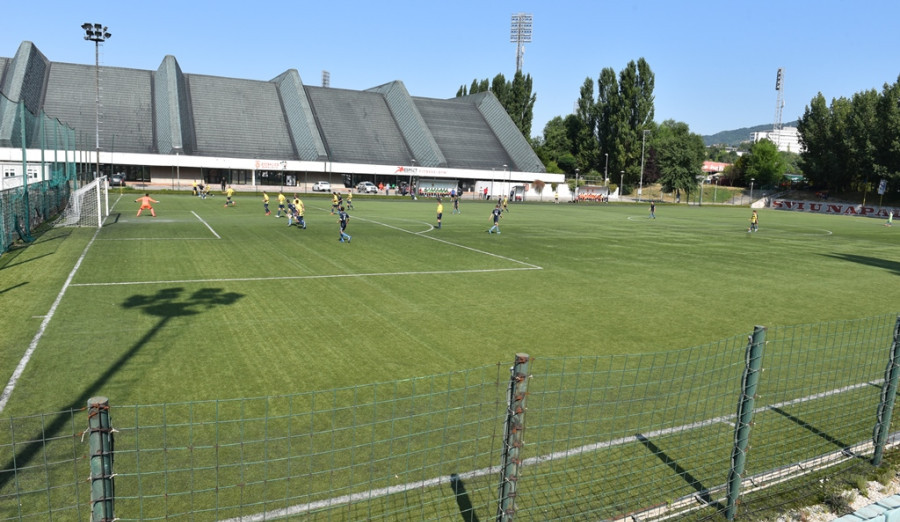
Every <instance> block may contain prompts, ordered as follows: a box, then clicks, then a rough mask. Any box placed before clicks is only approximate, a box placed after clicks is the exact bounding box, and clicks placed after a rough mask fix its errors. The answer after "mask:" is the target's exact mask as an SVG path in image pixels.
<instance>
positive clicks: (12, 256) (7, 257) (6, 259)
mask: <svg viewBox="0 0 900 522" xmlns="http://www.w3.org/2000/svg"><path fill="white" fill-rule="evenodd" d="M47 232H50V230H44V231H39V232H34V238H35V239H34V242H32V243H27V244H23V245H18V246H15V247H13V248H11V249H10V250H8V251H7V252H6V253H4V254H3V256H2V257H0V270H4V269H6V268H12V267H14V266H19V265H24V264H25V263H28V262H31V261H36V260H38V259H40V258H42V257H47V256H49V255H51V254H55V253H56V249H55V248H54V249H53V251H52V252H47V253H46V254H41V255H37V256H34V257H30V258H28V259H23V260H21V261H19V262H18V263H13V261H15V260H17V259H19V257H21V256H23V255H25V253H26V252H28V251H29V250H33V249H35V248H38V247H41V246H43V245H46V244H47V243H49V242H50V241H56V240H58V239H65V238H66V237H68V236H69V234H70V233H71V232H69V231H65V232H64V233H61V234H59V235H55V236H53V237H48V238H45V237H44V236H46V235H47Z"/></svg>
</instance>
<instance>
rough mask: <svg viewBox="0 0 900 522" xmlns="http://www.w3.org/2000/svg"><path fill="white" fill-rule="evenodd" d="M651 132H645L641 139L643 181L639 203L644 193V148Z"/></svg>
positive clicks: (640, 185) (640, 186) (639, 190)
mask: <svg viewBox="0 0 900 522" xmlns="http://www.w3.org/2000/svg"><path fill="white" fill-rule="evenodd" d="M648 132H650V131H649V130H646V129H645V130H644V132H643V134H644V135H643V137H642V139H641V181H640V184H639V185H638V201H640V200H641V194H642V193H643V192H644V146H645V145H646V144H647V133H648Z"/></svg>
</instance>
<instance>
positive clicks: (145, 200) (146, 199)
mask: <svg viewBox="0 0 900 522" xmlns="http://www.w3.org/2000/svg"><path fill="white" fill-rule="evenodd" d="M134 202H135V203H137V202H140V203H141V208H139V209H138V213H137V215H138V216H140V215H141V212H143V211H145V210H149V211H150V215H151V216H153V217H156V212H155V211H154V210H153V205H151V204H150V203H159V201H156V200H155V199H153V198H151V197H150V194H144V195H143V196H142V197H139V198H137V199H136V200H134Z"/></svg>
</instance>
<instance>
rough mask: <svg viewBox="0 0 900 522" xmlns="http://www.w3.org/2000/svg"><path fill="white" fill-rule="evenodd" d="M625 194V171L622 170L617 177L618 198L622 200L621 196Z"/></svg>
mask: <svg viewBox="0 0 900 522" xmlns="http://www.w3.org/2000/svg"><path fill="white" fill-rule="evenodd" d="M623 195H625V171H624V170H623V171H622V175H621V176H620V177H619V200H620V201H621V200H622V196H623Z"/></svg>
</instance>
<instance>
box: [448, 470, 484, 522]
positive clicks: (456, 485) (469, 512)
mask: <svg viewBox="0 0 900 522" xmlns="http://www.w3.org/2000/svg"><path fill="white" fill-rule="evenodd" d="M450 487H451V488H453V494H454V496H455V497H456V505H457V506H459V514H460V516H461V517H462V519H463V521H464V522H478V515H476V514H475V508H474V507H473V506H472V499H470V498H469V493H468V492H467V491H466V485H465V484H463V481H462V479H460V478H459V475H457V474H456V473H454V474H452V475H450Z"/></svg>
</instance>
